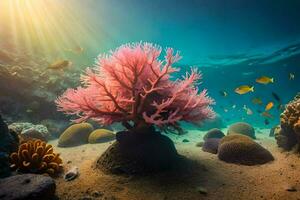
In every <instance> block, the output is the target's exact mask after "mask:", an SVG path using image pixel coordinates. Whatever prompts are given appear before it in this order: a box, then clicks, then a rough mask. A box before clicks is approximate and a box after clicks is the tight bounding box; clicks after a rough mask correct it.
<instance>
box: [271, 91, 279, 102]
mask: <svg viewBox="0 0 300 200" xmlns="http://www.w3.org/2000/svg"><path fill="white" fill-rule="evenodd" d="M272 96H273V97H274V99H275V100H276V101H278V102H281V99H280V97H279V96H278V94H276V93H275V92H272Z"/></svg>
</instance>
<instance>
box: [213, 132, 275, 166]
mask: <svg viewBox="0 0 300 200" xmlns="http://www.w3.org/2000/svg"><path fill="white" fill-rule="evenodd" d="M218 157H219V159H220V160H223V161H225V162H229V163H237V164H242V165H257V164H264V163H267V162H269V161H272V160H274V158H273V156H272V154H271V153H270V152H269V151H268V150H267V149H265V148H263V147H262V146H261V145H259V144H258V143H256V142H254V141H253V140H252V139H251V138H250V137H248V136H244V135H238V134H236V135H228V136H225V137H224V138H222V139H221V141H220V144H219V149H218Z"/></svg>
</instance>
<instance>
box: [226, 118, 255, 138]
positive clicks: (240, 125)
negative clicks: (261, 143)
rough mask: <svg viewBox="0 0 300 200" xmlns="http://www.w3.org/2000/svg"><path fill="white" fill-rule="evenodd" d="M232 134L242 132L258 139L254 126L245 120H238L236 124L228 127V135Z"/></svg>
mask: <svg viewBox="0 0 300 200" xmlns="http://www.w3.org/2000/svg"><path fill="white" fill-rule="evenodd" d="M231 134H241V135H246V136H248V137H251V138H253V139H256V137H255V130H254V128H253V127H252V126H251V125H250V124H248V123H245V122H237V123H235V124H232V125H231V126H230V127H229V129H228V133H227V135H231Z"/></svg>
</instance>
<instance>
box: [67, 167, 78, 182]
mask: <svg viewBox="0 0 300 200" xmlns="http://www.w3.org/2000/svg"><path fill="white" fill-rule="evenodd" d="M78 174H79V171H78V167H76V166H74V167H72V168H71V169H70V170H69V171H68V172H67V173H66V174H65V175H64V179H65V181H71V180H74V179H75V178H77V176H78Z"/></svg>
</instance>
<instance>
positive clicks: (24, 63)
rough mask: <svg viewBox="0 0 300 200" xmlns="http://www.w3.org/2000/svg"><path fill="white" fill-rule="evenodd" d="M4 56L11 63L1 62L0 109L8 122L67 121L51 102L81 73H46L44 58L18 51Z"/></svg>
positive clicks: (72, 84) (73, 84)
mask: <svg viewBox="0 0 300 200" xmlns="http://www.w3.org/2000/svg"><path fill="white" fill-rule="evenodd" d="M0 46H2V45H1V44H0ZM1 49H3V48H1ZM6 50H7V49H6ZM0 51H2V50H0ZM7 53H8V55H10V56H11V57H12V58H13V60H11V62H8V60H4V61H3V60H1V61H3V62H0V91H1V95H0V110H1V111H2V114H3V116H4V117H5V118H6V119H7V120H8V122H9V123H12V122H16V121H30V122H34V123H40V120H41V119H47V118H55V119H57V120H67V119H66V118H65V117H64V116H63V115H62V114H61V113H59V112H57V111H56V106H55V103H54V102H53V101H54V100H55V98H56V97H57V94H58V93H61V92H62V91H63V90H64V89H65V88H68V87H74V86H75V85H76V83H77V82H78V80H79V77H80V76H79V72H80V71H81V70H80V69H77V68H72V69H71V71H70V73H69V72H67V73H66V72H64V75H63V76H61V73H58V72H55V71H53V70H45V69H46V68H47V66H48V65H49V60H46V59H45V58H41V57H40V56H37V55H28V54H27V53H26V52H25V51H23V50H21V49H19V48H18V51H15V52H13V50H7ZM0 57H1V52H0Z"/></svg>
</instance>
